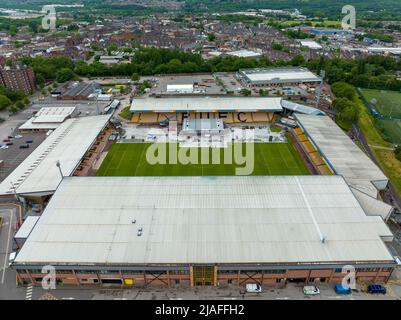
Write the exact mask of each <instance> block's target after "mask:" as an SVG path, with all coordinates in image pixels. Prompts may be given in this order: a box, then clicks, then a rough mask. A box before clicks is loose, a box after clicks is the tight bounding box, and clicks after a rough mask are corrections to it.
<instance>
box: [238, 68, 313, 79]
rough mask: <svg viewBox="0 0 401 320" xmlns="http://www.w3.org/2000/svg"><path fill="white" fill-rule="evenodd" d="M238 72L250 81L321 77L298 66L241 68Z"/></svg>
mask: <svg viewBox="0 0 401 320" xmlns="http://www.w3.org/2000/svg"><path fill="white" fill-rule="evenodd" d="M240 74H242V75H243V76H244V77H245V78H246V79H247V80H248V81H251V82H266V81H270V82H285V81H316V82H320V81H321V78H319V77H318V76H316V75H315V74H314V73H312V72H311V71H309V70H308V69H306V68H298V67H294V68H267V69H242V70H240Z"/></svg>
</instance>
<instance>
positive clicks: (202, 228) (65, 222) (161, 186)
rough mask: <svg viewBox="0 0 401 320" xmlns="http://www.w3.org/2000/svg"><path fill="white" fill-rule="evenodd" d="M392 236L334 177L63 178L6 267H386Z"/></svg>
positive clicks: (345, 185) (343, 183)
mask: <svg viewBox="0 0 401 320" xmlns="http://www.w3.org/2000/svg"><path fill="white" fill-rule="evenodd" d="M133 220H135V223H133ZM138 228H143V230H142V235H141V236H138V235H137V232H138ZM319 230H320V232H321V234H323V235H324V237H325V241H323V242H322V241H321V234H320V233H319ZM392 237H393V235H392V234H391V231H390V230H389V229H388V227H387V226H386V224H385V223H384V222H383V220H382V219H381V218H380V217H370V216H366V214H365V212H364V211H363V210H362V208H361V206H360V205H359V203H358V201H357V200H356V199H355V197H354V196H353V194H352V192H351V190H350V188H349V187H348V185H347V184H346V183H345V181H344V179H343V178H342V177H341V176H246V177H245V176H242V177H239V176H237V177H235V176H233V177H179V178H178V177H67V178H65V179H64V180H63V181H62V183H61V184H60V186H59V187H58V189H57V191H56V193H55V194H54V195H53V197H52V199H51V200H50V202H49V204H48V206H47V207H46V209H45V211H44V213H43V214H42V216H41V217H40V219H39V221H38V223H37V224H36V226H35V228H34V230H33V231H32V232H31V234H30V236H29V237H28V239H27V241H26V242H25V245H24V246H23V248H22V249H21V251H20V252H19V254H18V255H17V257H16V260H15V263H16V265H17V266H18V265H21V264H43V263H46V264H47V263H49V264H53V265H60V264H68V265H69V266H71V265H100V266H101V265H106V266H107V265H119V264H127V265H135V264H142V265H143V264H181V263H182V264H187V263H235V264H238V263H304V264H309V263H313V264H319V263H322V264H323V263H324V264H328V263H344V262H347V263H349V262H360V263H386V264H388V263H391V264H392V263H394V259H393V257H392V255H391V254H390V253H389V251H388V250H387V247H386V245H385V243H384V242H383V239H387V241H391V240H392Z"/></svg>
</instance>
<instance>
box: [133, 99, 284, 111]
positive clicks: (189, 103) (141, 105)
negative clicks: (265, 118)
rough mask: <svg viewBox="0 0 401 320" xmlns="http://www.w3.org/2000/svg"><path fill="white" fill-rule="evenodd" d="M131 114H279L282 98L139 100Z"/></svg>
mask: <svg viewBox="0 0 401 320" xmlns="http://www.w3.org/2000/svg"><path fill="white" fill-rule="evenodd" d="M130 110H131V112H177V111H178V112H219V111H222V112H224V111H227V112H236V111H243V112H252V111H253V112H256V111H266V112H279V111H282V110H283V108H282V107H281V98H265V97H174V98H151V97H148V98H137V99H133V100H132V104H131V109H130Z"/></svg>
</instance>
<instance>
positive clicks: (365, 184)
mask: <svg viewBox="0 0 401 320" xmlns="http://www.w3.org/2000/svg"><path fill="white" fill-rule="evenodd" d="M295 118H296V119H297V120H298V123H299V124H300V126H301V127H302V128H303V129H304V131H305V132H306V134H307V135H308V137H309V138H310V139H311V140H312V142H313V143H314V144H315V145H316V146H317V148H318V149H319V152H320V153H321V154H322V155H323V157H324V158H325V159H326V160H327V162H328V163H329V165H330V166H331V167H332V168H333V170H334V171H335V172H336V173H337V174H340V175H342V176H344V178H345V180H346V181H347V182H348V183H349V184H350V185H352V186H353V187H355V188H356V189H358V190H361V191H362V192H364V193H366V194H369V195H370V196H372V197H375V198H376V197H377V189H376V187H375V186H374V185H373V184H372V182H376V181H377V182H379V183H376V186H378V187H379V189H380V186H379V184H380V182H382V185H383V186H384V187H385V185H386V184H387V182H388V178H387V177H386V176H385V174H384V173H383V172H382V171H381V170H380V169H379V167H378V166H377V165H376V164H375V163H374V162H373V161H372V160H371V159H370V158H369V157H368V156H367V155H366V154H365V153H363V151H362V150H361V149H360V148H359V147H358V146H357V145H356V144H355V143H354V142H353V141H352V140H351V139H350V138H349V137H348V136H347V135H346V134H345V133H344V132H343V131H342V130H341V129H340V127H339V126H337V124H336V123H335V122H334V121H333V120H331V119H330V117H328V116H313V115H304V114H295Z"/></svg>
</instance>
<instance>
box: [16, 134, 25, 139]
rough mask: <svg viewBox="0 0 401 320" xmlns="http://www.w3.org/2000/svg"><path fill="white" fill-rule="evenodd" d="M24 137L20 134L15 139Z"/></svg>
mask: <svg viewBox="0 0 401 320" xmlns="http://www.w3.org/2000/svg"><path fill="white" fill-rule="evenodd" d="M22 137H23V136H21V135H20V134H17V135H16V136H15V137H14V139H21V138H22Z"/></svg>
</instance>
